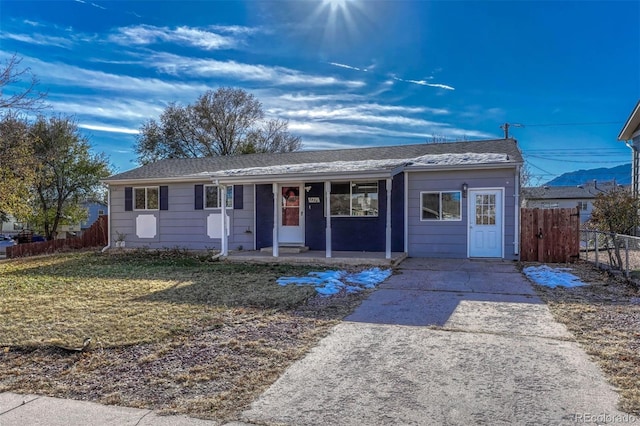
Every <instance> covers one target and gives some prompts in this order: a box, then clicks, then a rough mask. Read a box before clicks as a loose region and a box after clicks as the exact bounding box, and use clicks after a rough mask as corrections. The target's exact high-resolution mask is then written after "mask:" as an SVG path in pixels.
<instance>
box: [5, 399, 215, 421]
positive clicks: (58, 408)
mask: <svg viewBox="0 0 640 426" xmlns="http://www.w3.org/2000/svg"><path fill="white" fill-rule="evenodd" d="M217 424H218V423H215V422H210V421H206V420H199V419H194V418H191V417H187V416H158V415H157V414H155V413H154V412H152V411H151V410H140V409H137V408H127V407H116V406H114V405H101V404H96V403H93V402H84V401H74V400H70V399H59V398H50V397H48V396H36V395H18V394H15V393H9V392H5V393H0V426H25V425H28V426H76V425H77V426H80V425H93V426H129V425H130V426H136V425H137V426H205V425H207V426H208V425H217Z"/></svg>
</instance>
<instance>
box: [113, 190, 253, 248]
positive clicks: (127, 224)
mask: <svg viewBox="0 0 640 426" xmlns="http://www.w3.org/2000/svg"><path fill="white" fill-rule="evenodd" d="M208 183H210V182H201V184H204V185H206V184H208ZM195 184H196V183H174V184H169V185H168V187H169V196H168V203H169V209H168V210H154V211H125V208H124V188H125V186H124V185H117V186H115V185H112V186H111V187H110V191H111V210H110V212H109V213H110V215H111V217H110V222H111V229H110V232H111V246H112V247H115V240H116V238H117V233H118V232H120V233H124V234H126V235H127V237H126V239H125V241H126V247H127V248H152V249H161V248H176V247H177V248H185V249H190V250H206V249H220V244H221V240H220V238H210V237H209V236H208V235H207V217H208V216H209V214H211V213H216V212H219V211H220V209H213V210H210V209H204V210H196V209H195V208H194V186H195ZM254 198H255V197H254V186H253V185H245V186H244V191H243V208H242V209H241V210H234V209H227V214H228V216H229V225H230V234H229V250H238V249H239V248H240V247H242V249H244V250H252V249H253V248H254V234H253V233H254V232H255V230H254V214H253V212H254V203H255V199H254ZM141 214H144V215H147V214H151V215H154V216H155V218H156V220H157V235H156V237H155V238H138V237H137V236H136V228H135V227H136V217H138V216H139V215H141Z"/></svg>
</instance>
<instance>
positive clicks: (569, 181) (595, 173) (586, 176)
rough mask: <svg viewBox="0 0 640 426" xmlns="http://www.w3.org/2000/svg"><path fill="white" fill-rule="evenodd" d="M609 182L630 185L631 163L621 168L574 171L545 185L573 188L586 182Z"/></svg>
mask: <svg viewBox="0 0 640 426" xmlns="http://www.w3.org/2000/svg"><path fill="white" fill-rule="evenodd" d="M594 179H595V180H597V181H598V182H603V183H604V182H611V181H612V180H614V179H615V181H616V183H618V184H620V185H631V163H629V164H623V165H621V166H616V167H611V168H605V167H601V168H598V169H588V170H576V171H574V172H567V173H564V174H561V175H560V176H558V177H557V178H555V179H552V180H550V181H549V182H547V183H546V184H545V185H548V186H574V185H580V184H583V183H587V182H593V180H594Z"/></svg>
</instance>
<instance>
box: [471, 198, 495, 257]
mask: <svg viewBox="0 0 640 426" xmlns="http://www.w3.org/2000/svg"><path fill="white" fill-rule="evenodd" d="M502 215H503V208H502V190H500V189H486V190H469V257H503V256H502V248H503V246H504V244H503V226H502V222H503V217H502Z"/></svg>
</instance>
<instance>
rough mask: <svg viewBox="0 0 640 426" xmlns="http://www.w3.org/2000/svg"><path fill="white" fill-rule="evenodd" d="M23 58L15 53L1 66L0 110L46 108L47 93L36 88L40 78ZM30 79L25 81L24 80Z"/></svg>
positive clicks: (36, 109) (35, 109)
mask: <svg viewBox="0 0 640 426" xmlns="http://www.w3.org/2000/svg"><path fill="white" fill-rule="evenodd" d="M21 63H22V58H20V57H18V55H16V54H13V55H12V56H11V57H10V58H9V59H7V60H6V61H5V63H4V65H3V66H2V67H1V68H0V111H2V110H6V109H12V110H25V111H38V110H41V109H42V108H45V107H46V105H45V103H44V99H45V97H46V96H47V94H46V93H44V92H40V91H38V90H37V89H36V86H37V85H38V79H37V78H36V76H35V75H33V73H32V72H31V69H30V68H28V67H21ZM25 79H26V80H28V81H26V82H25V81H23V80H25Z"/></svg>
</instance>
